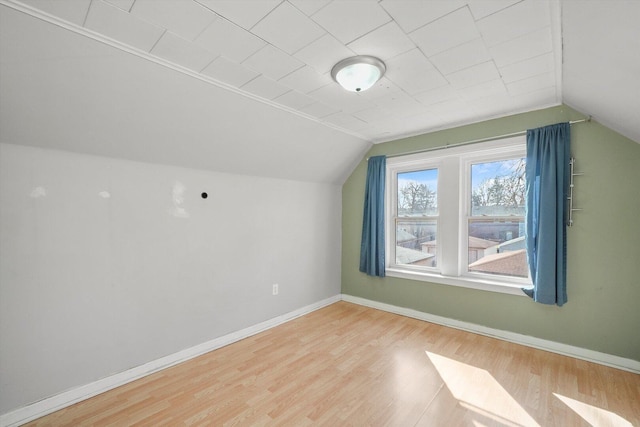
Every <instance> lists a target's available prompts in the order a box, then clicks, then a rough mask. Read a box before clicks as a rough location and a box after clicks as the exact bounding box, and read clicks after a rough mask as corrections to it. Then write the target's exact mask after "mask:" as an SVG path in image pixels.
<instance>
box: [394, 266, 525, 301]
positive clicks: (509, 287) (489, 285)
mask: <svg viewBox="0 0 640 427" xmlns="http://www.w3.org/2000/svg"><path fill="white" fill-rule="evenodd" d="M386 275H387V276H389V277H397V278H400V279H409V280H419V281H422V282H430V283H437V284H440V285H449V286H459V287H462V288H470V289H479V290H482V291H490V292H498V293H502V294H509V295H517V296H522V297H526V296H527V295H525V293H524V292H522V288H527V287H531V285H526V284H523V285H519V284H508V283H504V282H499V281H494V280H486V279H478V278H469V277H453V276H443V275H442V274H438V273H425V272H422V271H420V272H417V271H407V270H400V269H396V268H387V269H386Z"/></svg>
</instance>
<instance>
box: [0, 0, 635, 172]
mask: <svg viewBox="0 0 640 427" xmlns="http://www.w3.org/2000/svg"><path fill="white" fill-rule="evenodd" d="M0 5H2V6H0V13H1V15H0V19H1V21H0V23H1V25H0V27H1V28H0V31H1V33H0V65H1V67H2V68H1V69H0V96H1V99H0V114H1V117H0V126H1V128H0V137H1V141H2V142H8V143H22V144H30V145H39V146H45V147H52V148H62V149H68V150H73V151H81V152H86V153H90V154H99V155H106V156H113V157H124V158H130V159H134V160H142V161H151V162H159V163H166V164H176V165H181V166H187V167H196V168H203V169H213V170H219V171H227V172H234V173H243V174H253V175H263V176H273V177H280V178H289V179H301V180H309V181H322V182H341V181H342V180H343V179H344V177H345V176H346V174H348V173H349V171H350V170H351V167H352V166H353V164H355V163H356V162H357V161H359V160H360V158H361V157H362V155H363V153H364V152H365V151H366V150H367V149H368V148H369V147H370V145H371V143H377V142H383V141H389V140H393V139H397V138H400V137H403V136H407V135H414V134H419V133H425V132H429V131H433V130H437V129H443V128H448V127H454V126H458V125H461V124H467V123H472V122H477V121H482V120H486V119H490V118H494V117H500V116H505V115H510V114H514V113H517V112H524V111H531V110H536V109H540V108H544V107H548V106H553V105H558V104H560V103H565V104H568V105H570V106H572V107H574V108H576V109H578V110H580V111H583V112H584V113H586V114H590V115H592V116H593V117H594V119H595V120H598V121H600V122H602V123H604V124H606V125H608V126H610V127H612V128H613V129H615V130H617V131H619V132H620V133H622V134H624V135H626V136H628V137H630V138H632V139H634V140H636V141H640V124H639V123H640V117H639V111H640V101H639V98H640V97H639V96H638V95H640V83H639V81H640V79H639V78H638V77H637V76H638V75H640V55H639V54H638V52H640V30H638V25H637V22H636V21H637V19H638V18H640V2H638V1H633V0H629V1H622V0H609V1H598V0H593V1H578V0H573V1H572V0H564V1H562V2H558V1H556V0H422V1H420V0H381V1H376V0H333V1H332V0H285V1H283V0H55V1H54V0H21V1H14V0H0ZM360 54H364V55H374V56H377V57H379V58H381V59H382V60H383V61H384V62H385V63H386V66H387V72H386V74H385V76H384V77H383V78H382V79H381V80H380V81H379V82H378V83H377V84H376V86H374V87H373V88H372V89H370V90H369V91H366V92H362V93H351V92H346V91H345V90H343V89H342V88H341V87H340V86H338V85H337V84H336V83H335V82H333V80H332V79H331V77H330V70H331V68H332V66H333V65H334V64H335V63H336V62H338V61H340V60H341V59H344V58H346V57H350V56H354V55H360Z"/></svg>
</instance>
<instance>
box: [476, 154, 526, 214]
mask: <svg viewBox="0 0 640 427" xmlns="http://www.w3.org/2000/svg"><path fill="white" fill-rule="evenodd" d="M525 164H526V161H525V159H524V158H521V159H510V160H500V161H497V162H487V163H477V164H474V165H471V216H486V215H488V216H509V215H517V216H524V202H525V194H524V191H525V187H524V179H525V176H524V167H525Z"/></svg>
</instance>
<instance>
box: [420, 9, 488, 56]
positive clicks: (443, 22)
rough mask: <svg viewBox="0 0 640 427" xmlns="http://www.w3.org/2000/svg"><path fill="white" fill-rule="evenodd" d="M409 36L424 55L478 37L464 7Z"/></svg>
mask: <svg viewBox="0 0 640 427" xmlns="http://www.w3.org/2000/svg"><path fill="white" fill-rule="evenodd" d="M409 36H410V37H411V38H412V39H413V41H414V42H415V43H416V44H417V45H418V47H420V49H422V51H423V52H424V54H425V55H427V56H432V55H435V54H436V53H440V52H443V51H445V50H447V49H451V48H452V47H455V46H458V45H461V44H463V43H466V42H469V41H471V40H474V39H477V38H478V37H480V32H479V31H478V29H477V28H476V25H475V21H474V20H473V16H471V12H469V9H468V8H466V7H463V8H461V9H458V10H456V11H455V12H452V13H450V14H448V15H446V16H444V17H442V18H440V19H438V20H436V21H434V22H432V23H430V24H427V25H425V26H424V27H421V28H419V29H417V30H415V31H413V32H412V33H410V34H409Z"/></svg>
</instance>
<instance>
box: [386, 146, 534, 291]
mask: <svg viewBox="0 0 640 427" xmlns="http://www.w3.org/2000/svg"><path fill="white" fill-rule="evenodd" d="M525 143H526V141H525V137H524V133H522V134H520V133H518V134H517V135H515V136H514V135H513V134H510V135H508V136H505V137H503V138H500V139H495V140H490V141H482V142H478V143H474V144H468V143H462V144H463V145H456V146H453V147H441V148H442V149H437V150H431V151H424V152H415V153H410V154H406V155H395V156H393V157H391V158H389V159H387V177H386V181H385V183H386V188H387V189H388V190H387V192H386V195H385V214H386V218H387V219H386V220H385V235H386V236H388V237H387V239H386V246H385V247H386V251H387V252H386V253H387V254H388V256H387V257H386V261H385V262H386V265H385V271H386V274H387V275H388V276H391V277H399V278H403V279H408V280H418V281H423V282H431V283H438V284H441V285H452V286H460V287H465V288H472V289H479V290H483V291H491V292H498V293H504V294H510V295H519V296H526V295H525V294H524V293H523V292H522V290H521V289H522V288H530V287H531V286H532V285H531V279H530V278H519V277H509V276H501V275H491V274H482V273H476V272H469V271H468V266H469V263H468V252H469V249H468V243H469V242H468V239H467V236H468V221H469V218H470V211H471V208H470V206H469V201H470V194H471V188H470V182H471V165H472V164H474V163H478V162H483V163H484V162H489V161H497V160H502V159H515V158H520V157H524V156H525V155H526V144H525ZM423 169H438V183H437V185H438V192H437V193H438V215H437V232H436V245H437V249H436V253H437V263H436V264H437V267H426V266H412V265H405V264H396V262H395V260H396V232H397V226H396V221H397V220H405V219H407V220H411V219H414V218H404V217H399V216H398V212H397V206H398V196H397V188H398V174H400V173H404V172H409V171H415V170H423ZM454 189H456V191H454ZM430 218H431V217H426V216H425V217H422V218H420V219H430ZM443 236H444V237H446V238H443Z"/></svg>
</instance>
